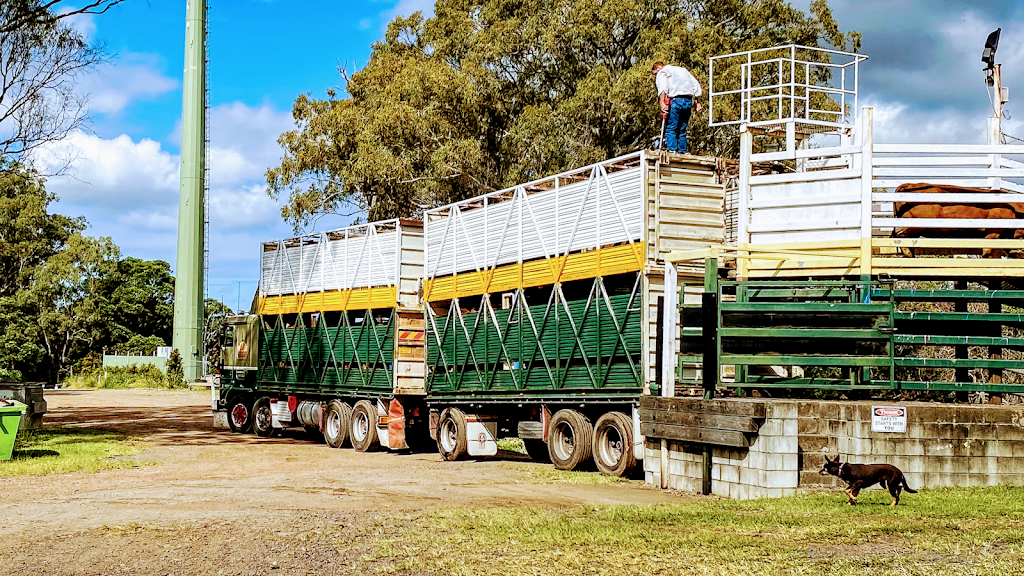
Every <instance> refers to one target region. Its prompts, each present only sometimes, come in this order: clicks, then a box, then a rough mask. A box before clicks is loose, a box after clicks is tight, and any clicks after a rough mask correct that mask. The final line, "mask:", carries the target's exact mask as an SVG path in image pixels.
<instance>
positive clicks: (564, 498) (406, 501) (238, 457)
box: [0, 390, 680, 575]
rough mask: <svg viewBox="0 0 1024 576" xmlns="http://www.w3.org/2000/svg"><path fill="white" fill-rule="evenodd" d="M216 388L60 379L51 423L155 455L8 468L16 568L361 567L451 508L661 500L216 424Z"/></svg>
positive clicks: (8, 527) (7, 547)
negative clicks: (88, 384)
mask: <svg viewBox="0 0 1024 576" xmlns="http://www.w3.org/2000/svg"><path fill="white" fill-rule="evenodd" d="M209 400H210V398H209V393H208V392H169V391H152V390H98V391H85V390H60V391H47V393H46V401H47V403H48V404H49V412H48V413H47V414H46V417H45V419H44V422H45V423H46V425H49V426H85V427H95V428H103V429H107V430H113V431H117V432H122V433H126V434H131V435H132V436H134V437H137V438H138V443H139V445H140V447H141V448H142V451H141V452H140V453H139V454H138V455H135V456H131V457H130V458H132V459H134V460H140V461H145V462H146V463H147V465H144V466H142V467H139V468H134V469H126V470H115V471H108V472H100V473H94V474H85V473H73V474H57V475H49V476H21V477H14V478H7V479H4V480H3V481H2V482H3V489H2V491H0V542H2V544H0V572H3V573H6V574H75V575H93V574H95V575H105V574H275V575H292V574H351V573H366V572H372V566H368V565H367V564H366V563H365V562H364V561H362V560H361V559H362V558H363V557H364V556H365V555H366V553H367V552H368V550H369V549H370V548H371V547H372V545H373V542H374V540H375V538H377V537H379V536H380V534H381V533H383V532H387V531H389V530H400V529H401V524H402V521H403V519H408V518H411V517H414V516H416V515H418V514H422V513H423V512H425V511H430V510H436V509H439V508H445V507H449V508H452V507H455V508H467V507H468V508H478V507H494V506H522V505H525V506H538V507H570V506H577V505H581V504H630V503H632V504H652V503H669V502H679V501H680V497H678V496H674V495H671V494H667V493H663V492H660V491H658V490H655V489H652V488H650V487H647V486H645V485H644V484H643V483H642V482H622V483H616V484H603V485H600V484H599V485H566V484H537V483H535V481H534V480H532V479H531V476H530V474H529V470H530V467H532V466H550V465H544V464H535V463H526V462H525V460H523V461H522V462H519V463H510V460H511V459H514V458H515V456H511V455H508V454H505V457H504V458H502V459H491V460H483V461H467V462H443V461H441V459H440V457H439V456H438V455H437V454H436V453H432V454H394V453H387V452H380V453H366V454H359V453H356V452H354V451H353V450H351V449H342V450H332V449H329V448H328V447H327V446H326V445H324V444H322V443H318V442H315V441H312V440H309V439H308V438H307V437H306V436H304V435H303V434H302V433H301V432H293V433H289V434H288V435H287V436H284V437H281V438H270V439H261V438H257V437H256V436H254V435H251V434H247V435H239V434H232V433H231V432H229V431H227V430H217V429H214V428H213V426H212V422H213V419H212V415H211V412H210V405H209Z"/></svg>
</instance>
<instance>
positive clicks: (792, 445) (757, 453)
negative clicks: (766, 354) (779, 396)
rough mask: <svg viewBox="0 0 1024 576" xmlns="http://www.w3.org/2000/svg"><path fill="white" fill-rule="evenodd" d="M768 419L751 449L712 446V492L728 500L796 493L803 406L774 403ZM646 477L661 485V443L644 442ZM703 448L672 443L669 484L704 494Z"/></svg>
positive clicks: (770, 408) (792, 403)
mask: <svg viewBox="0 0 1024 576" xmlns="http://www.w3.org/2000/svg"><path fill="white" fill-rule="evenodd" d="M765 416H766V418H765V421H764V423H763V424H762V425H761V427H760V430H759V431H758V434H757V437H756V438H754V440H753V442H752V443H751V445H750V447H749V448H729V447H725V446H716V447H713V448H712V450H711V478H712V482H711V488H712V493H714V494H715V495H717V496H722V497H725V498H733V499H737V500H746V499H749V498H775V497H780V496H790V495H792V494H795V493H796V490H797V484H798V480H799V472H798V470H799V468H798V466H799V460H800V455H799V443H798V441H797V427H798V424H799V417H798V416H799V405H798V402H796V401H786V402H783V401H778V402H770V403H768V404H767V405H766V407H765ZM644 448H645V450H644V475H645V478H646V480H647V482H648V483H649V484H653V485H655V486H661V485H662V483H661V441H660V440H658V439H653V438H648V439H646V440H645V445H644ZM701 459H702V456H701V446H700V445H699V444H691V443H688V442H675V441H669V442H668V460H669V470H668V486H667V487H668V488H672V489H676V490H685V491H691V492H699V491H700V489H701V482H702V477H701V469H702V468H701Z"/></svg>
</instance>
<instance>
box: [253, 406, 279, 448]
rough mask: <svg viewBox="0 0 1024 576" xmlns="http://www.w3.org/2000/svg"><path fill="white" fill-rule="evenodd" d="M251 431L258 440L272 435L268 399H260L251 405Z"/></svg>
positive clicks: (272, 427) (272, 428)
mask: <svg viewBox="0 0 1024 576" xmlns="http://www.w3.org/2000/svg"><path fill="white" fill-rule="evenodd" d="M252 431H253V432H255V433H256V435H257V436H259V437H260V438H270V437H271V436H273V435H274V426H273V422H272V419H271V414H270V398H267V397H266V396H264V397H262V398H260V399H259V400H257V401H256V403H255V404H253V405H252Z"/></svg>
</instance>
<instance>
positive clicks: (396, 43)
mask: <svg viewBox="0 0 1024 576" xmlns="http://www.w3.org/2000/svg"><path fill="white" fill-rule="evenodd" d="M787 43H796V44H802V45H809V46H819V45H822V46H834V47H845V46H849V47H850V48H851V49H857V47H858V46H859V36H858V35H857V34H856V33H849V34H844V33H843V32H842V31H841V30H840V28H839V25H838V23H837V22H836V21H835V19H834V18H833V17H832V14H831V11H830V10H829V7H828V4H827V3H826V1H825V0H814V1H813V2H811V4H810V7H809V12H807V13H805V12H803V11H801V10H798V9H796V8H793V7H792V6H790V5H789V4H788V3H786V2H785V1H783V0H686V1H681V0H605V1H603V2H593V1H591V0H439V1H438V2H437V4H436V9H435V15H434V16H433V17H431V18H429V19H425V18H424V17H423V16H422V14H420V13H416V14H413V15H412V16H410V17H408V18H401V17H400V18H396V19H395V20H394V21H392V22H391V23H390V25H389V26H388V29H387V33H386V34H385V36H384V39H383V40H381V41H379V42H377V43H375V44H374V45H373V50H372V54H371V56H370V59H369V61H368V62H367V64H366V66H365V67H363V68H362V69H360V70H358V71H355V72H349V71H348V70H347V69H345V68H342V69H341V70H340V72H341V76H342V80H343V82H344V88H343V89H342V88H338V89H331V90H328V91H327V97H326V98H324V99H318V98H314V97H312V96H311V95H309V94H302V95H300V96H299V97H298V98H297V99H296V101H295V104H294V107H293V117H294V120H295V125H296V126H295V129H294V130H291V131H288V132H286V133H284V134H282V135H281V137H280V138H279V143H280V144H281V147H282V149H283V157H282V159H281V163H280V165H278V166H275V167H272V168H270V169H269V170H268V171H267V182H268V193H269V194H270V196H271V197H273V198H282V197H284V198H286V199H287V202H286V204H285V207H284V208H283V209H282V216H283V217H284V218H285V219H286V220H287V221H288V222H289V223H291V224H292V225H293V226H294V227H295V228H296V230H300V229H302V228H304V227H306V226H308V225H309V224H310V223H311V222H313V221H315V220H316V218H318V217H319V216H321V215H323V214H338V213H365V214H366V216H367V217H368V218H369V219H370V220H374V219H379V218H387V217H396V216H411V215H415V214H417V212H418V211H419V209H420V208H422V207H423V206H430V205H437V204H441V203H446V202H450V201H453V200H457V199H462V198H466V197H471V196H475V195H478V194H481V193H484V192H488V191H492V190H495V189H500V188H502V187H505V186H509V185H513V184H515V183H517V182H521V181H524V180H529V179H532V178H536V177H539V176H542V175H546V174H550V173H554V172H557V171H560V170H564V169H567V168H570V167H574V166H579V165H583V164H587V163H590V162H595V161H598V160H602V159H606V158H611V157H615V156H618V155H620V154H623V153H626V152H630V151H633V150H637V149H639V148H642V147H644V146H647V145H649V144H650V142H651V141H652V139H653V138H654V137H656V136H657V134H658V131H659V126H660V118H659V116H658V106H657V104H656V95H655V90H654V87H653V84H652V78H651V76H650V68H651V65H652V64H653V63H654V62H655V61H658V60H662V61H665V62H670V63H675V64H682V65H685V66H686V67H687V68H689V69H690V70H692V71H693V72H694V73H695V75H696V76H697V77H698V79H700V80H701V82H702V83H703V84H704V85H705V86H706V85H707V66H708V58H709V57H710V56H713V55H719V54H725V53H729V52H735V51H740V50H748V49H756V48H764V47H769V46H774V45H779V44H787ZM705 114H706V112H705ZM690 134H691V142H692V143H693V144H692V147H693V149H694V151H695V152H696V153H704V154H714V155H719V156H730V155H735V154H736V152H737V148H738V146H737V138H736V135H735V131H729V130H711V129H709V128H708V126H707V118H706V116H705V115H704V114H697V115H696V117H695V119H694V122H693V125H692V127H691V132H690Z"/></svg>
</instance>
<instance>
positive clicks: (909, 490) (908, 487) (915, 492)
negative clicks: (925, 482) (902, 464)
mask: <svg viewBox="0 0 1024 576" xmlns="http://www.w3.org/2000/svg"><path fill="white" fill-rule="evenodd" d="M900 483H901V484H903V490H905V491H907V492H909V493H911V494H917V490H914V489H913V488H911V487H910V486H908V485H907V477H906V476H903V475H902V474H901V475H900Z"/></svg>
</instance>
